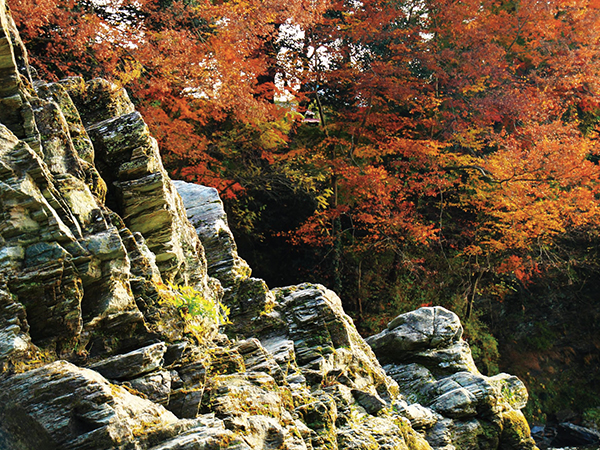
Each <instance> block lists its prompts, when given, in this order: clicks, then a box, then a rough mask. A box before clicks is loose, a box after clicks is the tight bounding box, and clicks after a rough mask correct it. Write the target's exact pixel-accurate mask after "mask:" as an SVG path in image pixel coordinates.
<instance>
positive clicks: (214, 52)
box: [11, 0, 600, 317]
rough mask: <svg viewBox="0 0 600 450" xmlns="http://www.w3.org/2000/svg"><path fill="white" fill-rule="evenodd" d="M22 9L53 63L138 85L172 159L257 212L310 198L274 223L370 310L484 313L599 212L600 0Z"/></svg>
mask: <svg viewBox="0 0 600 450" xmlns="http://www.w3.org/2000/svg"><path fill="white" fill-rule="evenodd" d="M11 7H12V9H13V14H14V16H15V18H16V21H17V24H18V26H19V28H20V30H21V33H22V37H23V39H24V40H25V42H26V45H27V47H28V49H29V51H30V55H31V62H32V64H33V65H34V66H35V67H37V69H38V71H39V74H40V76H41V77H43V78H47V79H52V78H57V77H64V76H69V75H75V74H83V75H84V76H86V77H93V76H100V75H101V76H104V77H109V78H112V79H113V80H114V81H115V82H117V83H120V84H122V85H123V86H125V87H126V88H127V89H128V90H129V91H130V92H131V94H132V97H133V98H134V100H135V102H136V103H137V107H138V108H139V109H140V110H141V111H142V112H143V114H144V115H145V117H146V120H147V122H148V123H149V125H150V126H151V128H152V130H153V133H154V135H155V136H156V137H157V139H158V140H159V142H160V144H161V149H162V152H163V157H164V159H165V162H166V164H167V166H168V168H169V170H170V171H171V172H172V174H173V175H174V176H175V177H178V178H183V179H186V180H189V181H194V182H198V183H204V184H209V185H211V186H215V187H217V188H218V189H219V190H220V192H221V194H222V196H223V197H224V198H226V199H230V200H231V203H230V208H231V209H232V211H233V213H234V217H235V219H234V222H236V223H237V225H238V226H239V228H240V229H241V228H244V227H245V229H247V230H250V232H252V229H253V227H254V226H255V225H256V223H257V221H260V214H261V211H264V210H265V209H268V208H269V204H273V203H276V202H277V201H278V196H280V195H281V193H282V192H285V193H286V195H288V196H290V195H292V196H293V195H297V196H303V198H309V199H310V201H311V202H312V203H311V204H312V209H311V210H310V211H303V212H302V214H303V216H302V217H299V219H298V222H300V223H297V226H295V227H293V229H280V228H278V229H273V230H271V231H272V235H273V236H275V235H278V236H280V237H281V236H285V237H286V239H288V240H289V241H291V242H293V243H295V244H300V245H304V246H311V247H314V248H316V249H320V250H317V251H318V252H321V253H320V254H321V255H322V256H323V258H322V261H325V263H323V264H325V266H327V267H325V266H324V265H323V264H321V265H319V266H318V274H316V275H315V278H316V279H320V280H321V281H324V282H327V283H329V284H330V285H331V286H334V287H335V288H336V289H338V290H340V292H341V293H342V295H343V297H344V299H345V301H346V302H347V304H348V305H349V306H350V309H355V310H356V312H357V314H368V313H369V311H370V313H371V314H381V313H382V311H384V310H385V314H388V315H394V314H395V313H396V312H398V310H400V309H402V308H405V307H407V306H406V305H408V306H409V307H414V306H419V305H420V304H429V303H432V302H435V303H444V304H446V305H447V306H448V305H450V304H451V305H452V306H453V307H454V309H456V310H459V312H461V313H462V314H463V315H466V316H467V317H470V316H471V315H472V314H473V308H474V304H475V302H476V301H477V299H478V298H482V297H487V298H496V299H499V300H502V299H503V298H504V296H505V295H507V293H508V292H509V291H510V289H511V286H514V285H515V284H519V283H527V281H528V280H529V278H530V277H531V276H532V275H534V274H538V273H541V272H542V271H543V270H544V268H545V267H548V266H550V265H552V266H556V265H557V264H560V263H561V261H562V259H561V258H564V252H556V251H554V246H555V244H556V239H558V238H560V237H564V236H565V235H568V234H569V233H583V232H585V230H586V229H588V228H589V226H590V224H594V223H597V221H598V217H599V192H598V189H599V174H600V171H599V166H598V158H599V155H598V153H599V151H600V150H599V149H598V144H597V143H598V141H597V139H598V137H597V125H598V120H599V118H600V116H599V113H600V109H599V107H600V105H599V101H600V95H599V94H600V92H599V89H600V4H598V2H595V1H592V0H566V1H563V0H549V1H545V2H539V1H534V0H514V1H508V0H507V1H502V0H494V1H491V0H483V1H482V0H477V1H475V0H464V1H461V2H457V1H452V0H439V1H436V2H431V1H428V0H406V1H384V0H362V1H360V2H358V1H345V0H328V1H326V0H303V1H291V2H290V1H288V2H284V1H281V0H268V1H260V0H232V1H216V0H214V1H208V0H207V1H204V0H195V1H194V0H186V1H171V0H137V1H135V2H133V1H130V0H112V1H106V2H89V1H74V0H17V1H14V2H11ZM307 110H308V111H310V112H311V113H312V114H313V116H314V117H315V118H318V119H319V120H318V123H316V124H315V123H312V124H308V123H305V122H303V117H304V116H303V115H304V114H305V113H306V112H307ZM258 191H262V194H261V195H263V194H264V192H267V193H270V197H269V196H266V197H265V195H263V197H262V198H270V200H268V201H264V202H263V203H262V204H260V205H258V204H257V202H256V201H254V202H253V201H251V200H252V199H253V195H254V194H253V193H256V192H258ZM254 200H256V199H254ZM269 202H271V203H269ZM258 203H260V202H258ZM290 214H293V211H292V212H290ZM273 228H276V227H273ZM263 237H264V236H263ZM559 253H560V255H561V256H559ZM319 277H320V278H319ZM385 314H384V315H385Z"/></svg>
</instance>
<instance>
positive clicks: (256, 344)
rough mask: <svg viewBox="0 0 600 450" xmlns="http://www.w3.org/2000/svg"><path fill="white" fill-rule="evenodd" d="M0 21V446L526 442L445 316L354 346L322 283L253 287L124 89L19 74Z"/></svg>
mask: <svg viewBox="0 0 600 450" xmlns="http://www.w3.org/2000/svg"><path fill="white" fill-rule="evenodd" d="M0 25H1V30H0V65H1V67H2V71H1V78H0V86H1V89H0V102H1V103H2V108H1V109H2V112H1V113H0V214H1V216H2V222H1V225H0V368H1V374H0V448H1V449H15V450H29V449H31V450H33V449H36V450H39V449H48V450H52V449H153V450H158V449H164V450H166V449H217V448H232V449H239V450H242V449H270V448H273V449H275V448H281V449H289V450H292V449H297V450H301V449H365V450H366V449H379V448H381V449H413V450H417V449H430V448H434V449H444V450H450V449H453V448H455V449H496V448H501V449H532V448H533V447H534V446H533V442H532V441H531V439H530V437H529V429H528V426H527V423H526V422H525V421H524V419H523V416H522V414H521V413H520V411H519V410H520V408H522V407H523V405H524V402H525V401H526V392H525V390H524V388H523V385H522V384H521V383H520V382H519V380H518V379H516V378H514V377H511V376H509V375H505V374H503V375H498V376H496V377H491V378H488V377H484V376H482V375H480V374H479V373H478V372H477V369H476V368H475V366H474V364H473V361H472V358H471V357H470V353H469V349H468V345H467V344H466V343H465V342H464V341H462V340H461V333H462V328H461V326H460V323H459V321H458V318H457V317H456V316H455V315H454V314H452V313H450V312H449V311H446V310H443V309H441V308H425V309H421V310H419V311H417V312H414V313H410V314H408V315H403V316H400V317H398V318H397V319H396V320H394V321H393V322H392V323H391V324H390V326H389V327H388V330H386V331H384V332H383V333H381V334H380V335H377V336H374V337H372V338H370V339H369V340H368V343H369V344H370V345H368V344H367V343H366V342H365V341H364V340H363V339H362V338H361V337H360V336H359V334H358V333H357V331H356V329H355V327H354V325H353V323H352V320H351V319H350V318H349V317H348V316H347V315H346V314H345V313H344V311H343V309H342V305H341V302H340V300H339V298H338V297H337V296H336V295H335V294H334V293H333V292H331V291H329V290H327V289H325V288H324V287H322V286H318V285H309V284H303V285H299V286H291V287H285V288H280V289H274V290H271V289H269V288H268V287H267V286H266V284H265V283H264V282H263V281H262V280H259V279H256V278H252V277H251V276H250V275H251V274H250V269H249V267H248V265H247V264H246V263H245V262H244V261H243V260H242V259H241V258H240V257H239V256H238V255H237V251H236V249H235V242H234V239H233V236H232V235H231V232H230V231H229V228H228V226H227V218H226V216H225V214H224V212H223V209H222V204H221V203H220V200H219V199H218V196H217V195H216V191H214V190H213V189H211V188H205V187H201V186H194V185H188V184H185V183H179V182H178V183H175V184H174V183H173V182H172V181H171V180H170V179H169V177H168V176H167V174H166V172H165V170H164V168H163V166H162V162H161V159H160V155H159V152H158V147H157V144H156V141H155V140H154V139H153V138H152V137H151V135H150V133H149V131H148V127H147V126H146V124H145V123H144V120H143V118H142V117H141V116H140V115H139V113H137V112H136V111H135V109H134V107H133V105H132V103H131V102H130V101H129V99H128V97H127V94H126V93H125V91H123V90H122V89H120V88H118V87H117V86H115V85H113V84H111V83H109V82H107V81H104V80H91V81H88V82H84V81H83V80H81V79H79V78H73V79H68V80H64V81H61V82H59V83H50V84H48V83H44V82H42V81H39V80H33V79H32V78H31V71H30V70H29V67H28V65H27V56H26V52H25V51H24V49H23V46H22V44H21V43H20V42H19V40H18V34H17V32H16V30H15V28H14V25H13V22H12V20H11V18H10V15H9V14H8V13H7V12H6V8H5V5H4V4H3V3H2V4H0ZM177 191H179V192H180V193H181V196H180V194H179V193H178V192H177ZM182 197H183V201H182ZM188 218H189V220H188ZM190 221H191V223H190ZM205 252H206V254H205ZM169 284H170V285H171V286H173V287H172V288H168V287H167V286H166V285H169ZM175 285H186V286H192V287H193V288H194V290H193V291H191V292H193V293H194V294H193V295H194V300H193V301H196V302H200V303H201V304H202V305H205V306H204V307H205V308H208V310H212V309H211V308H210V306H211V305H212V307H214V308H216V309H215V310H218V308H219V307H220V306H219V305H220V302H221V301H222V302H223V303H225V304H226V305H227V306H228V308H229V310H230V313H229V323H228V324H221V325H222V326H221V332H217V326H218V320H213V321H212V322H210V321H209V320H208V319H206V320H204V321H198V319H197V318H195V317H193V316H192V314H191V312H190V311H191V310H192V309H193V308H196V307H197V305H196V304H191V303H177V301H179V302H183V300H182V298H183V296H182V295H180V296H179V297H178V296H177V294H176V292H177V291H176V289H178V288H177V287H176V286H175ZM174 298H176V299H177V301H175V300H173V299H174ZM186 301H188V300H186ZM189 301H192V300H189ZM206 305H208V306H206ZM192 307H193V308H192ZM213 319H214V318H213ZM209 322H210V323H212V328H211V326H209V325H210V323H209ZM223 332H224V333H226V334H223ZM371 347H372V348H371ZM376 355H377V357H379V360H380V361H381V362H382V363H383V364H384V365H383V367H382V365H381V364H380V362H379V361H378V359H377V357H376Z"/></svg>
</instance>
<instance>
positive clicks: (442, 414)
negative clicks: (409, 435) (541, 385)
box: [367, 306, 534, 449]
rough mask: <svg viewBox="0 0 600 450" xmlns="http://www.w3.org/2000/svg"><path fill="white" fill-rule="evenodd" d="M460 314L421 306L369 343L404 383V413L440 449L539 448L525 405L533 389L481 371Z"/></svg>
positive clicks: (400, 383) (395, 321) (390, 372)
mask: <svg viewBox="0 0 600 450" xmlns="http://www.w3.org/2000/svg"><path fill="white" fill-rule="evenodd" d="M462 332H463V329H462V326H461V324H460V320H459V319H458V316H456V314H454V313H452V312H450V311H448V310H446V309H444V308H442V307H439V306H437V307H433V308H420V309H419V310H417V311H412V312H409V313H406V314H402V315H400V316H398V317H397V318H396V319H394V320H393V321H392V322H390V324H389V325H388V327H387V329H386V330H384V331H382V332H381V333H379V334H377V335H375V336H371V337H370V338H368V339H367V342H368V343H369V345H371V347H372V348H373V350H374V351H375V353H376V354H377V356H378V357H379V359H380V360H381V361H382V362H383V363H385V365H384V369H385V370H386V372H387V374H388V375H389V376H391V377H392V378H393V379H394V380H395V381H396V382H397V383H398V385H399V388H400V391H401V392H402V393H403V394H404V396H405V402H402V403H401V404H399V407H400V410H401V411H402V412H403V414H404V415H405V417H407V418H408V419H409V420H410V421H411V424H412V425H413V427H414V428H416V429H422V430H425V432H426V438H427V440H428V441H429V443H430V444H431V445H432V446H433V447H436V448H460V449H471V448H472V449H478V448H503V449H504V448H506V449H512V448H534V442H533V440H532V439H531V437H530V433H529V428H528V426H527V422H526V421H525V418H524V417H523V414H522V413H521V411H520V410H521V409H522V408H524V407H525V404H526V403H527V390H526V389H525V386H524V385H523V383H522V382H521V381H520V380H519V379H518V378H517V377H514V376H511V375H507V374H499V375H496V376H494V377H486V376H484V375H481V374H480V373H479V371H478V370H477V368H476V367H475V364H474V362H473V358H472V356H471V351H470V349H469V346H468V344H467V343H466V342H465V341H463V340H462V338H461V336H462Z"/></svg>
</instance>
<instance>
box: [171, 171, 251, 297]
mask: <svg viewBox="0 0 600 450" xmlns="http://www.w3.org/2000/svg"><path fill="white" fill-rule="evenodd" d="M173 184H174V185H175V187H176V188H177V191H178V192H179V195H181V198H182V200H183V204H184V206H185V209H186V211H187V217H188V219H189V221H190V222H191V224H192V225H193V226H194V228H196V233H198V236H199V237H200V240H201V241H202V246H203V247H204V251H205V252H206V259H207V263H208V273H209V275H210V276H211V277H215V278H217V279H218V280H219V281H220V282H221V284H222V285H223V287H225V288H229V287H231V286H232V285H235V284H237V283H239V282H240V281H241V280H243V279H245V278H248V277H249V276H250V273H251V270H250V267H249V266H248V264H247V263H246V261H244V260H243V259H242V258H240V257H239V255H238V253H237V246H236V244H235V240H234V238H233V234H232V233H231V230H230V229H229V225H228V224H227V215H226V214H225V209H224V208H223V202H222V201H221V199H220V197H219V193H218V192H217V190H216V189H215V188H211V187H207V186H200V185H198V184H191V183H186V182H185V181H173Z"/></svg>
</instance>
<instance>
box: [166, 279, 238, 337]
mask: <svg viewBox="0 0 600 450" xmlns="http://www.w3.org/2000/svg"><path fill="white" fill-rule="evenodd" d="M157 288H158V293H159V295H160V301H159V302H160V303H161V304H163V305H169V306H171V307H174V308H176V309H177V311H179V314H180V315H181V318H182V319H183V322H184V324H185V329H184V331H185V332H186V333H190V334H192V335H194V336H195V337H196V339H197V340H198V341H202V340H205V339H210V338H211V337H212V336H214V335H215V334H216V333H217V331H218V329H219V326H221V325H225V324H227V323H230V322H229V320H228V318H227V317H228V315H229V308H228V307H227V306H225V305H224V304H223V303H221V302H220V301H218V300H214V299H212V298H207V297H205V296H204V294H203V293H202V292H200V291H198V290H197V289H195V288H194V287H192V286H181V285H178V284H173V283H169V284H168V285H165V284H162V283H160V284H158V285H157Z"/></svg>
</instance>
